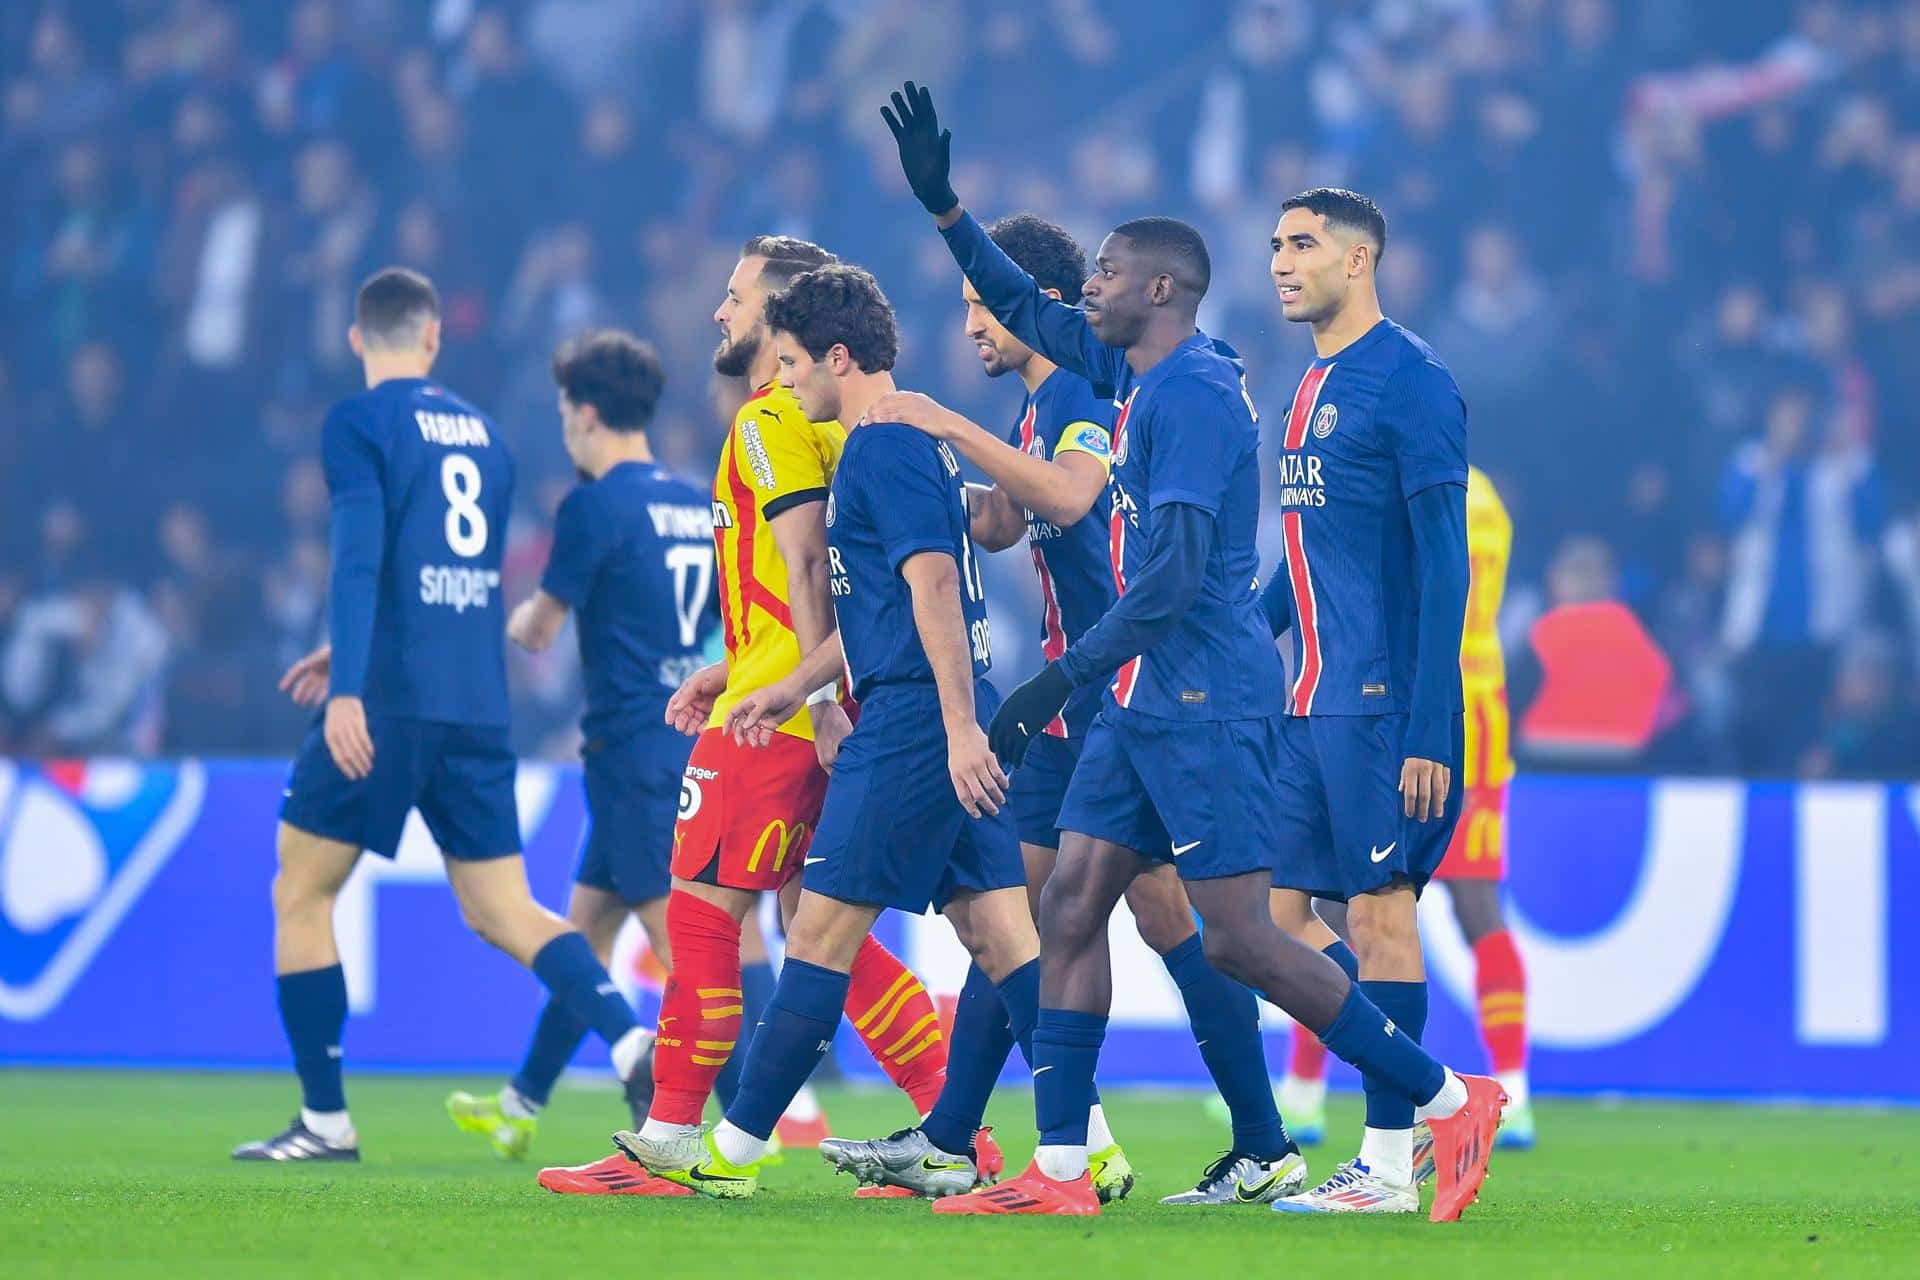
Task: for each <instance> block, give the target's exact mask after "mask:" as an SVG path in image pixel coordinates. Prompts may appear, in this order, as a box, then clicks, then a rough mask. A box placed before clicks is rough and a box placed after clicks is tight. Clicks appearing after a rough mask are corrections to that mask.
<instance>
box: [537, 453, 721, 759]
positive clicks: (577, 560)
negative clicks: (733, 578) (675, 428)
mask: <svg viewBox="0 0 1920 1280" xmlns="http://www.w3.org/2000/svg"><path fill="white" fill-rule="evenodd" d="M713 556H714V552H713V511H712V507H711V504H710V503H709V502H708V500H707V496H706V495H705V494H704V493H702V492H701V491H700V490H698V489H695V488H694V487H693V486H692V485H689V484H684V483H682V482H681V481H679V480H676V479H675V478H674V477H673V476H672V475H670V474H668V473H667V471H666V470H665V469H664V468H661V467H658V466H655V465H654V464H653V463H651V462H623V463H621V464H620V465H618V466H616V467H613V468H612V469H610V470H609V471H608V472H607V473H606V474H605V475H603V476H601V477H600V478H599V479H598V480H593V481H588V482H586V483H583V484H581V485H580V486H579V487H578V488H576V489H574V491H573V492H571V493H569V494H568V495H567V496H566V499H565V500H564V501H562V502H561V504H560V510H559V512H558V514H557V515H555V517H554V521H553V551H552V554H551V555H550V556H549V558H548V560H547V571H546V573H545V574H544V575H542V577H541V579H540V589H541V590H543V591H545V592H546V593H547V594H548V595H550V596H552V597H553V598H554V599H556V600H558V601H560V603H562V604H564V605H566V606H567V607H568V608H569V609H571V610H573V612H574V627H575V629H576V630H577V631H578V632H579V637H580V669H581V675H582V678H583V680H584V682H585V684H586V692H587V712H586V715H585V716H584V717H583V718H582V720H581V722H580V727H581V729H582V730H584V731H585V733H586V734H587V736H588V737H589V738H592V737H596V736H602V735H608V734H618V733H622V732H625V731H627V730H629V729H631V728H633V727H635V726H637V725H641V724H657V723H659V722H660V719H661V717H662V715H663V714H664V713H665V710H666V704H667V699H668V698H669V697H670V696H671V695H672V694H673V691H674V690H675V689H677V688H679V687H680V682H681V681H683V680H685V679H686V678H687V676H688V675H689V674H691V673H692V672H693V670H694V669H695V668H697V667H699V666H700V665H701V663H702V662H703V658H702V653H703V650H704V648H705V645H706V640H707V636H708V635H709V634H710V633H711V632H712V631H713V628H714V627H715V626H716V625H717V624H718V623H719V620H720V613H719V595H718V593H717V592H715V591H714V589H713V586H714V583H713Z"/></svg>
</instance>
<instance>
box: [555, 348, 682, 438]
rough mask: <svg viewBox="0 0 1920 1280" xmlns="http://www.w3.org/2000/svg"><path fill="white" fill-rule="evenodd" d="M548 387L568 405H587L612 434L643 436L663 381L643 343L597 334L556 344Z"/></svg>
mask: <svg viewBox="0 0 1920 1280" xmlns="http://www.w3.org/2000/svg"><path fill="white" fill-rule="evenodd" d="M553 381H554V383H555V385H557V386H558V387H559V388H560V390H561V391H563V392H565V393H566V397H567V399H568V400H569V401H571V402H572V403H574V404H576V405H581V404H590V405H592V406H593V407H594V408H595V409H596V410H597V411H598V412H599V414H600V421H601V422H602V423H604V424H605V425H606V426H607V427H608V428H610V429H611V430H614V431H644V430H645V429H646V426H647V424H648V423H649V422H652V421H653V411H654V410H655V409H656V408H658V407H659V404H660V393H661V391H662V390H664V389H665V387H666V385H667V375H666V372H665V371H664V370H663V369H662V368H661V365H660V357H659V356H658V355H657V354H655V353H654V350H653V348H652V347H651V346H650V345H648V344H647V343H645V342H642V341H641V340H640V339H638V338H636V337H634V336H633V335H632V334H630V333H622V332H621V331H620V330H618V329H596V330H592V331H589V332H587V333H583V334H581V335H580V336H579V337H577V338H573V339H571V340H569V341H567V342H563V343H561V344H560V349H559V350H557V351H555V352H554V353H553Z"/></svg>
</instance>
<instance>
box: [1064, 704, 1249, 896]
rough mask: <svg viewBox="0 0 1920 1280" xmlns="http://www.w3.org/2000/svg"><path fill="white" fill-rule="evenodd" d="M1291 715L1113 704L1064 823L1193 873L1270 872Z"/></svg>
mask: <svg viewBox="0 0 1920 1280" xmlns="http://www.w3.org/2000/svg"><path fill="white" fill-rule="evenodd" d="M1283 718H1284V717H1281V716H1269V717H1267V718H1265V719H1258V720H1201V721H1194V720H1162V719H1160V718H1158V717H1156V716H1149V715H1143V714H1141V713H1140V712H1138V711H1121V712H1118V713H1117V714H1116V713H1115V712H1114V710H1113V709H1111V708H1104V709H1102V710H1101V712H1100V714H1099V716H1098V717H1096V718H1095V720H1094V722H1093V727H1092V728H1091V729H1089V730H1088V731H1087V740H1086V745H1085V747H1084V748H1083V749H1082V750H1081V753H1080V767H1079V768H1077V769H1075V770H1074V774H1073V783H1072V785H1071V786H1069V787H1068V788H1067V799H1066V803H1065V804H1064V805H1063V806H1062V807H1061V810H1060V826H1061V828H1062V829H1063V830H1067V831H1078V832H1080V833H1081V834H1082V835H1088V836H1092V837H1093V838H1095V839H1096V840H1110V841H1112V842H1113V843H1115V844H1119V845H1125V846H1126V847H1127V848H1129V849H1132V850H1133V851H1134V852H1135V853H1138V854H1141V855H1143V856H1145V857H1148V858H1152V859H1154V860H1155V861H1157V862H1171V863H1173V865H1174V867H1175V868H1176V869H1177V870H1178V871H1179V873H1180V878H1181V879H1183V880H1217V879H1220V878H1221V877H1223V876H1237V875H1245V874H1246V873H1247V872H1250V871H1260V872H1266V871H1270V870H1271V869H1272V867H1273V861H1272V856H1271V853H1270V851H1269V841H1270V837H1271V833H1272V831H1273V823H1274V819H1275V815H1276V813H1277V811H1278V810H1277V806H1276V804H1275V802H1274V795H1273V784H1272V781H1271V779H1272V777H1273V774H1274V769H1275V766H1276V765H1277V763H1278V761H1279V755H1280V725H1279V721H1280V720H1281V719H1283Z"/></svg>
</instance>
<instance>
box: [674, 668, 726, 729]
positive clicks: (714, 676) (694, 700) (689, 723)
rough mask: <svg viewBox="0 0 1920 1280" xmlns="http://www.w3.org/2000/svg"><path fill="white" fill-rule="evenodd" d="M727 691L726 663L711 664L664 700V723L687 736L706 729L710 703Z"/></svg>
mask: <svg viewBox="0 0 1920 1280" xmlns="http://www.w3.org/2000/svg"><path fill="white" fill-rule="evenodd" d="M726 689H727V664H726V663H724V662H713V663H709V664H708V665H706V666H704V667H702V668H700V669H699V670H698V671H696V672H694V673H693V674H692V675H690V676H688V677H687V678H686V679H685V680H684V681H682V682H681V684H680V687H679V688H678V689H675V690H674V691H673V696H672V697H671V698H668V699H667V723H668V724H670V725H672V726H673V727H674V728H675V729H678V730H679V731H680V732H681V733H684V734H686V735H687V736H688V737H690V738H691V737H695V736H697V735H698V734H699V732H700V731H701V730H702V729H704V728H706V727H707V721H708V719H709V718H711V717H712V715H713V704H714V702H715V701H717V700H718V699H719V697H720V695H721V694H722V693H725V692H726Z"/></svg>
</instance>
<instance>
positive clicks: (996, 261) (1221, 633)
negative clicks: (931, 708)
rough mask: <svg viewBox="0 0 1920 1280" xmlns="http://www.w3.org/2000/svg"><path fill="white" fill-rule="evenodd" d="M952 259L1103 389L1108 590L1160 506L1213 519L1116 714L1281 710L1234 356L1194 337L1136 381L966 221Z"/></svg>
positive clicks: (1251, 453)
mask: <svg viewBox="0 0 1920 1280" xmlns="http://www.w3.org/2000/svg"><path fill="white" fill-rule="evenodd" d="M941 234H943V235H944V236H945V237H946V238H947V243H948V246H949V247H950V248H951V249H952V251H953V255H954V258H955V259H956V260H957V261H958V262H959V264H960V267H961V270H962V271H964V272H965V273H966V276H967V278H968V279H969V280H971V281H972V282H973V287H974V288H975V289H977V290H978V291H979V293H980V296H981V298H982V300H983V301H985V302H986V304H987V306H988V307H989V309H991V310H992V311H993V313H994V315H995V316H997V317H998V318H999V320H1000V322H1001V323H1002V324H1004V325H1006V326H1007V328H1008V329H1009V330H1010V331H1012V333H1013V334H1014V336H1016V337H1018V338H1019V339H1021V340H1022V341H1023V342H1025V343H1027V344H1028V345H1029V346H1031V347H1033V348H1034V349H1035V350H1036V351H1039V352H1040V353H1041V354H1042V355H1045V356H1046V357H1047V358H1048V359H1050V360H1052V361H1053V362H1054V363H1055V364H1059V365H1063V366H1065V367H1066V368H1068V369H1070V370H1073V371H1074V372H1076V373H1079V374H1080V375H1081V376H1083V377H1085V378H1086V379H1087V380H1088V381H1090V382H1091V383H1093V384H1094V385H1095V386H1098V387H1110V388H1112V389H1113V392H1114V404H1115V405H1116V407H1117V409H1118V412H1117V413H1116V415H1115V417H1114V423H1113V480H1112V482H1111V483H1110V484H1109V486H1108V489H1107V493H1108V497H1109V500H1110V507H1111V509H1110V512H1109V515H1108V521H1107V531H1108V557H1109V559H1110V561H1111V563H1112V565H1113V572H1114V578H1115V585H1116V589H1117V590H1118V591H1119V592H1120V593H1121V594H1125V592H1126V589H1127V581H1128V579H1129V578H1130V577H1131V576H1132V575H1133V574H1135V573H1137V572H1138V570H1139V568H1140V566H1141V564H1142V563H1144V562H1145V560H1146V556H1147V544H1148V536H1149V533H1150V530H1151V527H1152V524H1151V522H1152V519H1153V511H1154V509H1155V508H1156V507H1161V506H1166V505H1168V504H1170V503H1185V504H1188V505H1190V506H1195V507H1199V508H1201V509H1202V510H1204V511H1206V512H1208V513H1209V514H1211V515H1212V516H1213V525H1214V536H1213V541H1212V546H1211V547H1210V549H1209V550H1208V553H1207V566H1206V570H1205V573H1204V574H1203V576H1202V580H1201V584H1200V593H1199V594H1198V595H1197V596H1196V597H1195V598H1194V601H1193V603H1192V605H1190V606H1189V607H1188V609H1187V612H1186V613H1185V614H1184V615H1182V617H1181V619H1180V621H1179V622H1178V623H1177V624H1176V625H1175V626H1174V629H1173V631H1172V632H1171V633H1170V634H1169V635H1168V636H1167V638H1166V639H1164V640H1162V641H1161V642H1160V643H1159V644H1157V645H1155V646H1154V647H1153V648H1152V649H1151V650H1150V651H1149V652H1147V653H1144V654H1141V655H1140V656H1139V657H1138V658H1135V659H1132V660H1130V661H1128V662H1125V663H1123V664H1121V667H1120V670H1119V672H1118V673H1117V674H1116V675H1115V677H1114V680H1113V684H1112V686H1111V693H1112V696H1113V700H1114V703H1115V705H1116V706H1117V707H1120V708H1126V709H1129V710H1133V711H1137V712H1141V713H1143V714H1145V715H1151V716H1159V717H1162V718H1166V719H1178V720H1239V719H1251V718H1258V717H1263V716H1270V715H1276V714H1278V713H1279V712H1280V711H1281V710H1283V709H1284V707H1285V705H1286V704H1285V693H1286V690H1285V687H1284V686H1285V683H1286V681H1285V673H1284V672H1283V671H1282V669H1281V666H1280V655H1279V653H1278V652H1277V651H1276V650H1275V649H1274V645H1273V631H1272V629H1271V627H1270V626H1269V625H1268V623H1267V620H1266V617H1265V614H1264V611H1263V610H1262V609H1261V608H1260V602H1259V595H1258V591H1257V582H1256V578H1257V574H1258V571H1259V558H1258V550H1257V548H1256V546H1255V537H1256V534H1257V533H1258V530H1259V523H1260V475H1259V459H1258V452H1259V427H1258V425H1257V421H1258V419H1257V415H1256V414H1255V412H1254V408H1253V401H1252V399H1251V398H1250V397H1249V396H1248V395H1247V391H1246V385H1245V380H1244V375H1243V370H1242V368H1241V363H1240V357H1239V355H1238V354H1237V353H1236V352H1235V351H1234V350H1233V348H1231V347H1229V346H1228V345H1227V344H1226V343H1224V342H1219V341H1217V340H1215V339H1213V338H1211V337H1209V336H1207V335H1206V334H1205V333H1203V332H1199V331H1195V333H1194V335H1193V336H1192V337H1191V338H1188V339H1187V340H1186V341H1185V342H1182V343H1181V344H1180V345H1179V346H1178V347H1175V348H1174V349H1173V351H1172V352H1170V353H1169V354H1168V355H1167V356H1166V358H1165V359H1163V360H1161V361H1160V362H1159V363H1158V364H1156V365H1154V366H1153V367H1152V368H1150V369H1148V370H1147V371H1146V372H1145V373H1135V372H1134V369H1133V366H1132V365H1130V364H1128V363H1127V358H1126V352H1125V350H1124V349H1123V348H1120V347H1113V346H1108V345H1107V344H1106V343H1104V342H1102V341H1100V339H1099V338H1098V337H1097V336H1095V334H1094V332H1093V329H1092V327H1091V326H1089V325H1088V324H1087V318H1086V315H1085V314H1084V313H1083V312H1081V311H1080V310H1079V309H1078V308H1076V307H1070V306H1067V305H1066V304H1065V303H1063V302H1060V301H1059V300H1058V299H1056V298H1052V297H1050V296H1048V295H1047V294H1046V293H1044V292H1042V291H1041V290H1040V288H1039V287H1038V286H1037V285H1035V284H1034V282H1033V278H1032V277H1031V276H1029V275H1028V274H1027V273H1026V272H1024V271H1022V270H1021V269H1020V267H1019V265H1018V264H1017V263H1015V262H1014V261H1013V259H1011V258H1009V257H1007V255H1006V254H1005V253H1004V252H1003V251H1002V250H1001V249H1000V247H999V246H998V245H996V244H994V243H993V241H992V239H991V238H990V237H988V235H987V233H986V231H985V230H983V229H982V228H981V226H980V224H979V223H978V222H976V221H975V220H974V218H973V216H972V215H971V214H966V215H962V217H961V218H960V220H959V221H958V222H956V223H955V224H954V225H953V226H951V227H949V228H947V229H946V230H944V231H943V232H942V233H941Z"/></svg>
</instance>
